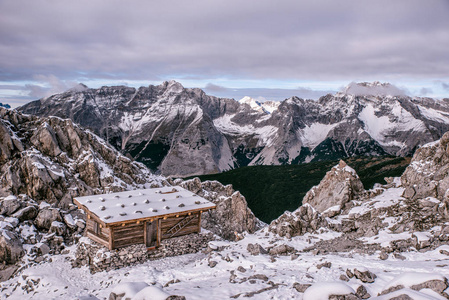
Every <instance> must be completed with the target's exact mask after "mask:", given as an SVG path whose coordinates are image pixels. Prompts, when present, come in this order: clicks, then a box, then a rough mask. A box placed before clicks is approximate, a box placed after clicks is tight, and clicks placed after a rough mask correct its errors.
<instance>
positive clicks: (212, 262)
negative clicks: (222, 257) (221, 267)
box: [208, 260, 218, 268]
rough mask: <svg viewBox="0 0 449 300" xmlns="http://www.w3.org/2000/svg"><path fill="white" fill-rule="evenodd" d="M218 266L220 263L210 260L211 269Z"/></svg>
mask: <svg viewBox="0 0 449 300" xmlns="http://www.w3.org/2000/svg"><path fill="white" fill-rule="evenodd" d="M217 264H218V262H216V261H215V260H210V261H209V264H208V265H209V267H211V268H214V267H215V266H216V265H217Z"/></svg>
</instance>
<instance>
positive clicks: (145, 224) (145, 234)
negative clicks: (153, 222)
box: [143, 222, 148, 246]
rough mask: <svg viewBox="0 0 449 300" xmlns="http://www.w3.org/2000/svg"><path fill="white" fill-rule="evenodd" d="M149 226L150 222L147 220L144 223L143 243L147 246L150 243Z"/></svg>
mask: <svg viewBox="0 0 449 300" xmlns="http://www.w3.org/2000/svg"><path fill="white" fill-rule="evenodd" d="M147 226H148V224H147V223H146V222H145V223H143V243H144V244H145V246H147V245H148V241H147V239H148V238H147Z"/></svg>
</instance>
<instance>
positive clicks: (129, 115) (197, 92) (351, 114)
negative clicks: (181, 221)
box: [18, 81, 449, 176]
mask: <svg viewBox="0 0 449 300" xmlns="http://www.w3.org/2000/svg"><path fill="white" fill-rule="evenodd" d="M388 90H393V91H394V88H393V86H391V85H390V84H388V83H379V82H373V83H358V84H355V85H352V86H348V88H347V89H346V90H345V91H342V92H338V93H336V94H334V95H331V94H328V95H326V96H323V97H321V98H320V99H318V100H304V99H301V98H298V97H291V98H288V99H286V100H284V101H282V102H271V101H267V102H258V101H256V100H255V99H252V98H249V97H245V98H243V99H241V100H240V101H236V100H234V99H227V98H217V97H214V96H209V95H207V94H206V93H205V92H204V91H202V90H201V89H198V88H194V89H190V88H184V87H183V86H182V85H181V84H180V83H178V82H176V81H169V82H164V83H162V84H160V85H150V86H148V87H140V88H138V89H136V88H133V87H127V86H110V87H101V88H98V89H91V88H88V87H87V86H85V85H83V84H80V85H78V86H76V87H74V88H72V89H70V90H68V91H66V92H64V93H60V94H56V95H53V96H50V97H47V98H42V99H40V100H36V101H33V102H30V103H28V104H26V105H24V106H22V107H20V108H18V110H20V111H21V112H23V113H27V114H35V115H39V116H58V117H61V118H70V119H72V120H73V121H74V122H75V123H78V124H80V125H81V126H83V127H86V128H88V129H90V130H92V131H93V132H94V133H96V134H97V135H99V136H101V137H102V138H104V139H106V140H107V141H108V142H109V143H110V144H112V145H113V146H114V147H115V148H117V149H118V150H120V151H121V152H122V153H123V154H125V155H128V156H130V157H132V158H134V159H135V160H137V161H140V162H142V163H144V164H145V165H147V166H148V167H149V168H150V169H152V170H153V171H158V172H160V173H162V174H163V175H165V176H191V175H198V174H208V173H217V172H221V171H225V170H230V169H233V168H237V167H241V166H248V165H249V166H251V165H282V164H297V163H302V162H310V161H320V160H330V159H339V158H343V157H350V156H360V155H367V156H378V155H386V154H390V155H395V156H410V155H412V154H413V153H414V151H415V150H416V149H417V148H418V147H419V146H421V145H423V144H425V143H428V142H431V141H434V140H437V139H439V138H440V137H441V136H442V135H443V133H444V132H446V131H448V130H449V99H442V100H436V99H432V98H419V97H418V98H416V97H409V96H405V95H400V94H397V93H396V94H395V93H391V94H388V93H379V91H388Z"/></svg>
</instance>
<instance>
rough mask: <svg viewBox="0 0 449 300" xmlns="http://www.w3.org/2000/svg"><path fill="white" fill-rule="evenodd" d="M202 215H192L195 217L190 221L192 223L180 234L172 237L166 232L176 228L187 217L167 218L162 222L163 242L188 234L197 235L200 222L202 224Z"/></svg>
mask: <svg viewBox="0 0 449 300" xmlns="http://www.w3.org/2000/svg"><path fill="white" fill-rule="evenodd" d="M199 215H200V213H195V214H192V216H193V217H194V218H193V219H192V221H190V223H189V224H188V225H187V226H186V227H184V228H183V229H181V231H179V232H178V233H176V234H175V235H173V236H171V234H167V233H166V232H167V231H168V230H169V229H170V228H172V227H173V226H175V225H176V224H177V223H178V222H180V221H181V220H182V219H184V218H185V215H180V216H179V217H170V218H167V219H165V220H163V219H162V220H161V235H162V236H161V240H164V239H168V238H170V237H177V236H181V235H186V234H190V233H196V232H199V229H200V227H199V222H200V218H199Z"/></svg>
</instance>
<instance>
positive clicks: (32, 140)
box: [0, 108, 162, 215]
mask: <svg viewBox="0 0 449 300" xmlns="http://www.w3.org/2000/svg"><path fill="white" fill-rule="evenodd" d="M0 141H1V142H0V172H1V174H2V176H1V178H0V196H2V195H3V196H6V195H9V194H13V195H19V194H27V195H29V196H30V197H32V198H33V199H34V200H37V201H40V200H45V201H47V202H50V203H57V204H58V205H59V206H60V207H68V205H69V204H70V203H72V197H74V196H82V195H88V194H96V193H104V192H108V191H123V190H126V189H130V188H139V187H141V188H143V187H145V186H149V185H151V182H153V183H154V184H155V185H156V184H160V181H161V180H162V179H161V178H159V177H156V176H154V175H152V174H151V173H150V172H149V170H148V169H147V168H145V166H143V165H142V164H139V163H136V162H133V161H131V160H130V159H128V158H126V157H124V156H123V155H121V154H120V153H119V152H118V151H117V150H115V149H113V148H111V147H110V146H108V145H107V144H106V143H105V142H104V141H103V140H101V139H100V138H99V137H98V136H96V135H95V134H93V133H91V132H89V131H86V130H83V129H82V128H80V127H79V126H77V125H75V124H73V123H72V121H70V120H62V119H60V118H57V117H49V118H39V117H34V116H29V115H23V114H21V113H18V112H16V111H14V110H7V109H3V108H0ZM17 208H18V206H17V201H16V200H14V199H12V198H11V199H4V200H3V201H2V202H1V204H0V213H1V214H5V215H10V214H12V213H14V212H15V210H16V209H17Z"/></svg>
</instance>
